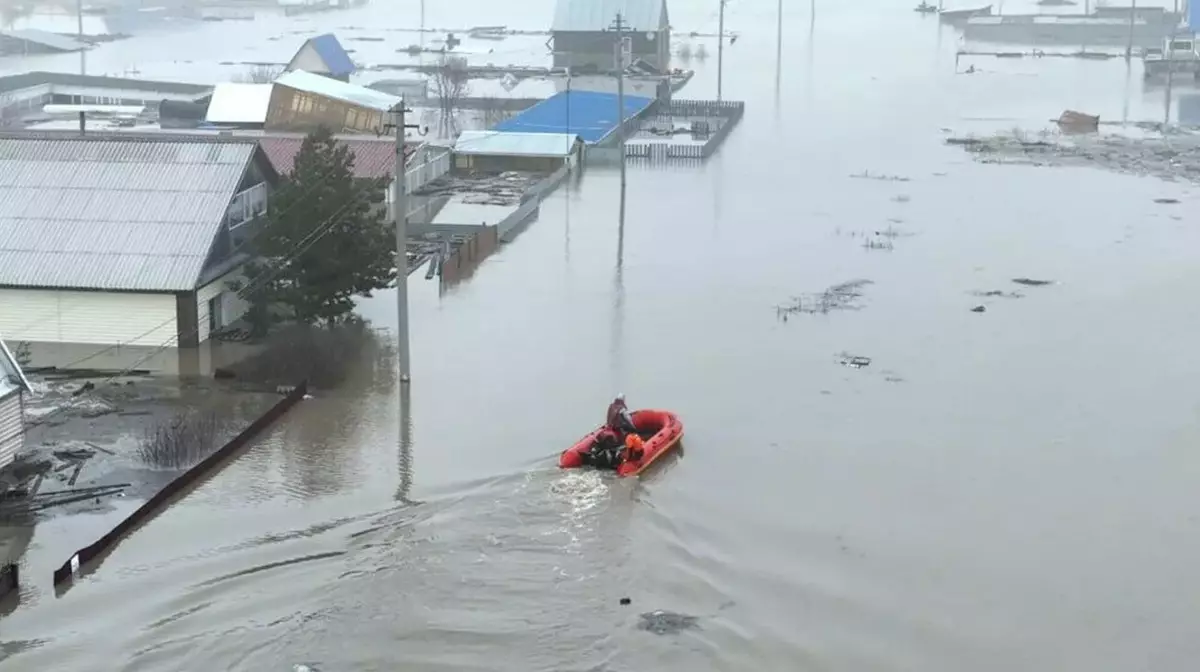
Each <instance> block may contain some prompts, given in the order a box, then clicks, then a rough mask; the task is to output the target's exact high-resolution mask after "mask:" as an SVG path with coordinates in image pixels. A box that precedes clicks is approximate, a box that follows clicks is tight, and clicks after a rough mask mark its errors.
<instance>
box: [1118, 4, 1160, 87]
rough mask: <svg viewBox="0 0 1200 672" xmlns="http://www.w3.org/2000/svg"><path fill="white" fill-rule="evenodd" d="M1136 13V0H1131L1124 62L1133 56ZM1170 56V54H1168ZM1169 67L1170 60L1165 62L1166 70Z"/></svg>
mask: <svg viewBox="0 0 1200 672" xmlns="http://www.w3.org/2000/svg"><path fill="white" fill-rule="evenodd" d="M1136 14H1137V0H1133V4H1132V5H1130V7H1129V41H1128V42H1126V43H1125V62H1126V63H1128V62H1129V59H1130V58H1132V57H1133V17H1134V16H1135V15H1136ZM1168 58H1170V55H1168ZM1170 69H1171V63H1170V61H1168V62H1167V70H1168V71H1169V70H1170Z"/></svg>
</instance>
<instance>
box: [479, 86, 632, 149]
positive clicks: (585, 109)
mask: <svg viewBox="0 0 1200 672" xmlns="http://www.w3.org/2000/svg"><path fill="white" fill-rule="evenodd" d="M620 102H621V101H620V98H619V96H617V95H616V94H612V93H601V92H598V91H574V90H572V91H563V92H562V93H558V94H555V95H553V96H551V97H549V98H547V99H546V100H543V101H542V102H540V103H538V104H537V105H534V106H533V107H531V108H529V109H527V110H525V111H523V112H520V113H518V114H517V115H515V116H513V117H511V118H509V119H507V120H505V121H503V122H501V123H499V124H496V126H495V127H494V128H493V129H492V130H494V131H503V132H507V133H550V134H558V135H564V134H565V135H575V136H578V137H579V139H580V140H582V141H583V142H584V143H585V144H587V145H589V146H590V145H600V144H605V143H609V142H611V141H612V140H614V139H615V138H616V131H617V129H618V128H619V127H620V125H621V124H622V123H624V124H625V125H626V128H627V129H628V128H630V127H631V126H632V125H633V124H634V123H635V120H636V119H637V117H638V116H640V115H643V114H645V113H646V111H647V110H648V109H649V108H650V106H651V104H653V103H654V99H653V98H643V97H640V96H625V101H624V103H625V109H624V114H622V112H621V111H620V110H619V109H618V105H619V103H620Z"/></svg>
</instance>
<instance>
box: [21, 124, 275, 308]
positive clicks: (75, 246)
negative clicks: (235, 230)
mask: <svg viewBox="0 0 1200 672" xmlns="http://www.w3.org/2000/svg"><path fill="white" fill-rule="evenodd" d="M212 140H213V139H212V138H205V139H196V140H189V139H180V138H178V137H176V138H170V137H162V138H157V137H146V136H143V137H138V138H130V137H118V136H111V135H110V136H96V137H92V138H80V137H79V136H78V135H66V134H64V135H58V136H53V135H50V134H38V135H33V136H30V135H24V136H23V137H22V135H21V134H12V135H8V136H0V286H15V287H46V288H62V289H68V288H70V289H97V290H128V291H151V292H174V291H188V290H191V289H194V288H195V287H196V283H197V281H198V280H199V278H200V273H201V270H202V269H203V267H204V263H205V260H206V259H207V257H208V253H209V249H210V248H211V247H212V244H213V240H214V238H215V237H216V234H217V232H218V230H219V228H220V226H221V225H222V223H223V221H224V219H225V214H226V212H227V210H228V208H229V202H230V200H231V199H232V197H233V194H234V193H235V191H236V190H237V187H238V185H239V183H240V182H241V180H242V176H243V175H244V174H245V171H246V170H247V168H248V166H249V163H250V161H251V160H252V159H253V157H254V153H255V151H256V150H257V145H256V139H254V138H244V139H241V138H239V139H236V140H230V141H221V142H213V141H212Z"/></svg>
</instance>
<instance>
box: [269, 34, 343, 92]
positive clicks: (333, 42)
mask: <svg viewBox="0 0 1200 672" xmlns="http://www.w3.org/2000/svg"><path fill="white" fill-rule="evenodd" d="M295 70H303V71H305V72H311V73H314V74H318V75H324V76H325V77H330V78H333V79H337V80H341V81H343V82H349V81H350V75H353V74H354V71H355V66H354V61H352V60H350V54H348V53H346V50H345V49H344V48H342V44H341V43H340V42H338V39H337V38H336V37H334V35H333V34H332V33H325V34H324V35H318V36H316V37H310V38H309V39H307V40H305V41H304V44H303V45H301V46H300V49H298V50H297V51H296V55H295V56H293V57H292V60H291V61H289V62H288V64H287V67H285V68H284V71H285V72H293V71H295Z"/></svg>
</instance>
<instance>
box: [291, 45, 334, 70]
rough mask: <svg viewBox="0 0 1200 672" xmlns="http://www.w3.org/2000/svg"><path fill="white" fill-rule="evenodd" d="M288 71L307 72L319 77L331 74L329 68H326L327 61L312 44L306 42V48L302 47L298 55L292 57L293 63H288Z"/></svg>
mask: <svg viewBox="0 0 1200 672" xmlns="http://www.w3.org/2000/svg"><path fill="white" fill-rule="evenodd" d="M287 69H288V70H305V71H308V72H315V73H317V74H319V75H327V74H329V68H328V67H326V66H325V61H324V60H323V59H322V58H321V55H320V54H318V53H317V50H316V48H314V47H313V45H312V43H310V42H305V43H304V46H303V47H300V51H297V52H296V55H295V56H293V57H292V62H291V63H288V67H287Z"/></svg>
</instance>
